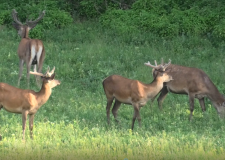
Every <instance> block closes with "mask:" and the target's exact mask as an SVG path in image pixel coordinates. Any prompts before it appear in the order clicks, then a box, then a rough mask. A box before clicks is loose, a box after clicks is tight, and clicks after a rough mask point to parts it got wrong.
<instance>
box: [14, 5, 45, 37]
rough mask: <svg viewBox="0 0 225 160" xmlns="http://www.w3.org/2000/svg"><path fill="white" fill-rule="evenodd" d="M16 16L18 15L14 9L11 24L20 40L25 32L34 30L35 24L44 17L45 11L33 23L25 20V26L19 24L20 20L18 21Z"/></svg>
mask: <svg viewBox="0 0 225 160" xmlns="http://www.w3.org/2000/svg"><path fill="white" fill-rule="evenodd" d="M17 14H18V12H17V11H16V10H15V9H13V11H12V17H13V20H14V22H13V23H12V25H13V27H14V28H15V29H16V30H18V34H19V35H20V36H21V37H22V38H24V36H25V34H26V32H29V30H31V29H32V28H34V27H35V26H36V25H37V23H38V22H39V21H40V20H41V19H42V18H43V17H44V15H45V10H44V11H42V12H41V13H40V15H39V17H38V18H37V19H36V20H34V21H32V20H26V23H25V24H22V23H21V22H20V20H18V16H17ZM27 36H28V33H27Z"/></svg>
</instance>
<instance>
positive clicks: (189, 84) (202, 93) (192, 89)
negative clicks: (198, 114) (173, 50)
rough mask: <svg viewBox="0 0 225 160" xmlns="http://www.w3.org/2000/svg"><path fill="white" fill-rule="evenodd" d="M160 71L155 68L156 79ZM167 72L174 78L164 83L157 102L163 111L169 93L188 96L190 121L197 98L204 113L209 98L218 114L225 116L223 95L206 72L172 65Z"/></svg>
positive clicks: (153, 71) (154, 75)
mask: <svg viewBox="0 0 225 160" xmlns="http://www.w3.org/2000/svg"><path fill="white" fill-rule="evenodd" d="M162 64H163V59H162ZM159 71H160V70H155V69H154V68H153V70H152V73H153V77H156V76H157V74H158V72H159ZM165 72H166V73H167V74H168V75H170V76H172V77H173V81H169V82H166V83H164V87H163V88H162V90H161V91H160V95H159V97H158V99H157V101H158V106H159V108H160V109H161V110H162V103H163V100H164V99H165V97H166V95H167V94H168V92H172V93H176V94H186V95H188V97H189V103H190V104H189V105H190V117H189V120H191V119H192V116H193V111H194V98H197V99H198V100H199V103H200V106H201V108H202V111H203V112H204V111H205V110H206V109H205V103H204V99H205V97H208V98H209V99H210V100H211V102H212V104H213V105H214V107H215V108H216V110H217V113H218V114H219V115H220V116H221V117H223V116H224V115H225V98H224V97H223V95H222V94H220V92H219V91H218V89H217V88H216V86H215V85H214V84H213V82H212V81H211V80H210V78H209V77H208V76H207V74H206V73H205V72H204V71H202V70H201V69H198V68H192V67H185V66H180V65H175V64H171V65H170V66H168V67H167V68H166V70H165ZM153 100H154V98H153Z"/></svg>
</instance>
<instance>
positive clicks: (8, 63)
mask: <svg viewBox="0 0 225 160" xmlns="http://www.w3.org/2000/svg"><path fill="white" fill-rule="evenodd" d="M0 37H1V38H0V46H1V47H0V53H1V62H0V81H1V82H6V83H8V84H10V85H13V86H16V85H17V80H18V70H19V68H18V64H19V60H18V57H17V54H16V51H17V47H18V44H19V41H20V38H19V37H18V36H17V33H16V31H15V30H13V29H8V28H5V27H0ZM43 42H44V46H45V49H46V59H45V62H44V66H43V72H45V71H46V69H47V66H50V68H52V67H53V66H55V67H56V70H55V72H56V79H59V80H61V85H60V86H57V87H56V88H54V89H53V93H52V95H51V97H50V99H49V100H48V102H47V103H46V104H45V105H43V106H42V107H41V108H40V109H39V110H38V112H37V114H36V115H35V119H34V140H30V138H29V130H28V127H27V129H26V141H25V142H23V141H22V134H21V133H22V120H21V115H17V114H12V113H9V112H7V111H5V110H1V112H0V134H1V135H2V136H3V140H2V141H0V159H15V158H16V159H100V158H101V159H125V158H127V159H129V160H130V159H224V156H225V151H224V148H225V135H224V131H225V123H224V120H221V119H219V118H218V116H217V113H216V110H215V109H214V107H213V106H212V105H211V103H210V101H209V100H206V106H207V111H206V112H205V113H202V111H201V109H200V106H199V104H198V102H197V101H196V102H195V111H194V117H193V120H192V121H191V122H189V121H188V116H189V113H190V112H189V104H188V97H187V96H185V95H175V94H171V93H170V94H169V95H168V96H167V98H166V99H165V101H164V104H163V111H160V110H159V109H158V106H157V102H156V101H154V102H153V103H150V102H149V103H148V104H147V105H146V106H145V107H143V108H142V109H141V111H140V114H141V117H142V128H139V127H138V125H137V124H136V123H135V126H134V131H133V132H132V131H131V130H130V127H131V119H132V115H133V108H132V107H131V106H129V105H121V108H120V109H119V113H118V118H119V120H120V123H119V124H118V125H117V124H116V123H115V122H114V121H113V116H111V121H112V124H111V126H108V125H107V123H106V110H105V106H106V98H105V95H104V92H103V88H102V80H103V79H104V78H105V77H107V76H109V75H111V74H120V75H122V76H124V77H127V78H130V79H138V80H140V81H142V82H144V83H150V82H151V81H152V80H153V78H152V75H151V68H149V67H147V66H145V65H144V63H145V62H147V61H150V62H153V61H154V60H157V61H158V62H159V61H160V60H161V58H164V60H165V61H168V59H169V58H170V59H171V60H172V63H174V64H180V65H185V66H191V67H197V68H200V69H202V70H204V71H205V72H206V73H207V74H208V75H209V77H210V78H211V79H212V81H213V82H214V83H215V85H216V86H217V87H218V89H219V90H220V92H221V93H225V85H224V78H223V75H224V72H225V70H224V65H223V64H224V62H225V59H224V53H223V52H224V49H225V43H224V42H218V43H216V45H215V43H212V41H211V40H210V39H207V38H201V37H182V36H181V37H175V38H173V39H163V38H158V37H156V36H155V35H152V34H151V33H141V32H140V33H134V34H131V35H123V34H119V33H116V32H113V31H111V30H107V29H103V28H101V26H99V25H98V24H97V23H90V22H85V23H77V24H74V26H71V27H68V28H66V29H61V30H54V31H46V33H45V38H44V40H43ZM25 72H26V69H25V67H24V72H23V78H22V79H21V86H20V87H21V88H23V89H26V74H25ZM31 89H33V90H35V91H38V90H39V88H38V87H37V86H36V83H35V78H34V76H32V75H31ZM27 125H28V124H27Z"/></svg>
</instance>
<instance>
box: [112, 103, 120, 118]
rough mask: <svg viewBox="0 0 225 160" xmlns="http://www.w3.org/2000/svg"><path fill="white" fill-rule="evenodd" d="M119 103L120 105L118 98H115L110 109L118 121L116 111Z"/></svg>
mask: <svg viewBox="0 0 225 160" xmlns="http://www.w3.org/2000/svg"><path fill="white" fill-rule="evenodd" d="M120 105H121V102H120V101H118V100H115V103H114V105H113V109H112V113H113V116H114V118H115V120H116V122H119V121H118V119H117V111H118V109H119V108H120Z"/></svg>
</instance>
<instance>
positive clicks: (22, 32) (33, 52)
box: [12, 9, 45, 87]
mask: <svg viewBox="0 0 225 160" xmlns="http://www.w3.org/2000/svg"><path fill="white" fill-rule="evenodd" d="M17 14H18V13H17V12H16V10H15V9H13V11H12V17H13V20H14V21H13V23H12V25H13V27H14V28H15V29H16V30H17V31H18V35H19V36H20V37H21V41H20V43H19V47H18V49H17V54H18V56H19V79H18V86H20V79H21V76H22V72H23V65H24V63H26V67H27V84H28V87H29V82H30V80H29V79H30V69H31V65H33V66H34V72H36V65H37V68H38V69H37V71H38V72H40V73H41V70H42V66H43V63H44V58H45V49H44V45H43V42H42V41H41V40H39V39H31V38H29V31H30V30H31V29H33V28H34V27H35V26H36V25H37V23H38V22H39V21H40V20H42V19H43V17H44V15H45V11H42V13H40V15H39V17H38V18H37V19H36V20H34V21H32V20H27V21H26V23H25V24H22V23H21V22H20V21H19V20H18V17H17ZM35 77H36V82H37V85H38V86H39V87H40V85H41V84H40V77H38V76H35Z"/></svg>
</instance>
